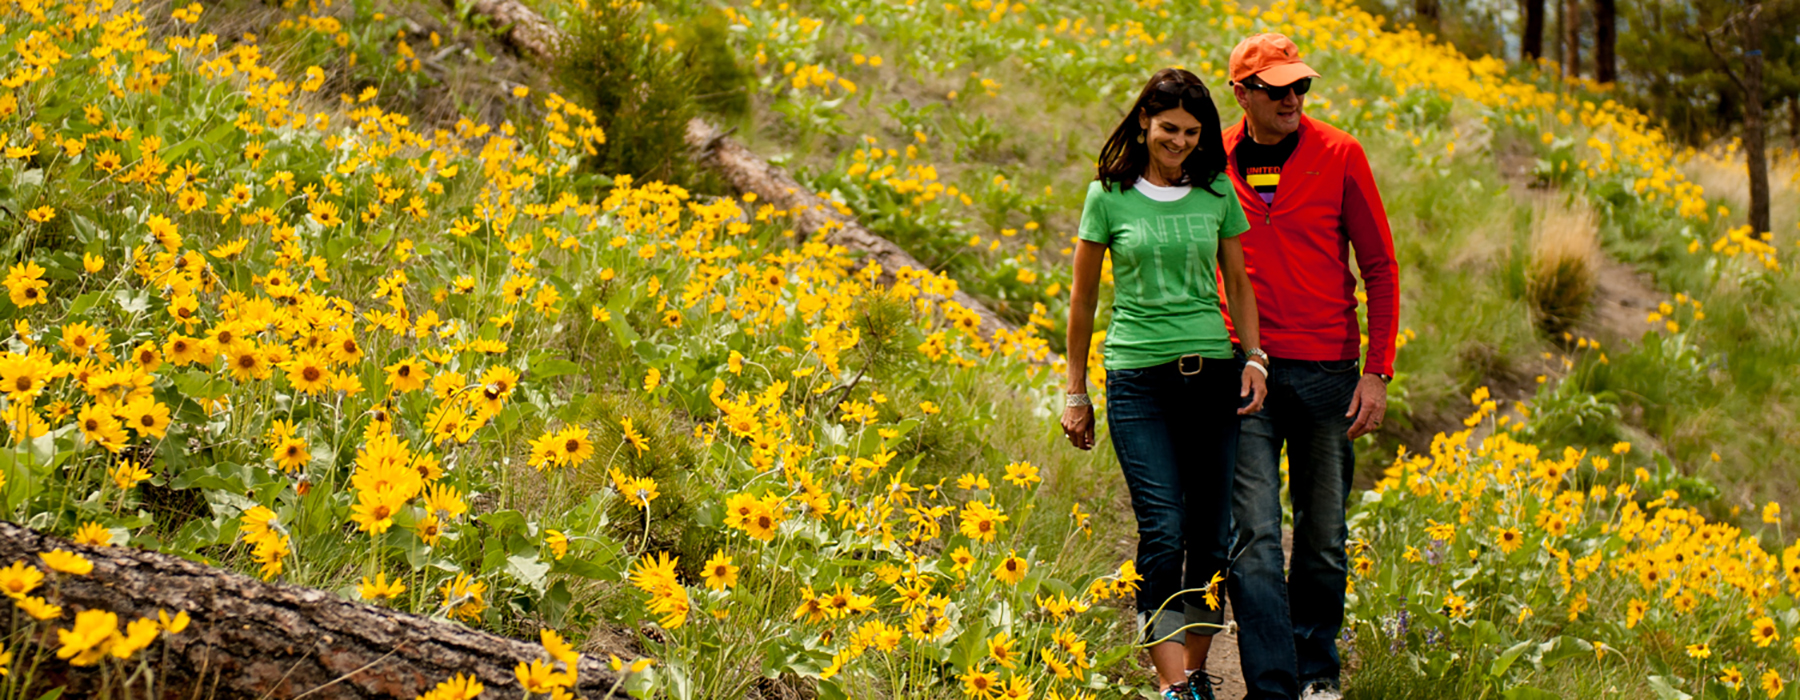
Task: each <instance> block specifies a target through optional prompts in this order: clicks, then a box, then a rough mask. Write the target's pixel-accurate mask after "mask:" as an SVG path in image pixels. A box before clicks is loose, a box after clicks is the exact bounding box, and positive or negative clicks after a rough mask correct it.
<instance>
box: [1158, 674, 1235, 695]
mask: <svg viewBox="0 0 1800 700" xmlns="http://www.w3.org/2000/svg"><path fill="white" fill-rule="evenodd" d="M1220 680H1223V679H1220ZM1212 686H1213V684H1212V683H1210V682H1208V679H1207V678H1194V677H1193V676H1191V675H1190V676H1188V681H1187V682H1185V683H1176V684H1175V685H1171V686H1169V689H1168V690H1165V691H1163V697H1164V698H1168V700H1214V696H1213V689H1212Z"/></svg>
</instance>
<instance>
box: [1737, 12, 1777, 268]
mask: <svg viewBox="0 0 1800 700" xmlns="http://www.w3.org/2000/svg"><path fill="white" fill-rule="evenodd" d="M1763 22H1764V19H1763V17H1762V13H1760V12H1756V11H1754V10H1753V11H1751V12H1748V13H1746V17H1745V19H1744V25H1743V30H1742V36H1743V40H1744V149H1745V154H1744V155H1745V158H1744V163H1745V166H1746V167H1747V168H1748V169H1749V171H1750V227H1751V228H1753V229H1755V230H1754V231H1752V232H1751V233H1752V234H1759V233H1764V232H1767V231H1770V230H1771V229H1770V227H1769V154H1768V149H1767V147H1766V146H1767V144H1766V143H1765V142H1766V140H1767V137H1768V134H1767V123H1766V119H1765V117H1764V113H1763V52H1762V49H1763Z"/></svg>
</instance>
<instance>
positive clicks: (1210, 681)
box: [1182, 671, 1225, 700]
mask: <svg viewBox="0 0 1800 700" xmlns="http://www.w3.org/2000/svg"><path fill="white" fill-rule="evenodd" d="M1224 683H1225V679H1224V678H1220V677H1218V676H1215V675H1213V674H1210V673H1207V672H1205V671H1194V672H1193V673H1189V674H1188V680H1187V682H1186V683H1183V684H1182V685H1185V686H1187V687H1188V696H1187V697H1188V698H1190V699H1191V700H1216V697H1215V696H1214V695H1213V686H1215V685H1223V684H1224Z"/></svg>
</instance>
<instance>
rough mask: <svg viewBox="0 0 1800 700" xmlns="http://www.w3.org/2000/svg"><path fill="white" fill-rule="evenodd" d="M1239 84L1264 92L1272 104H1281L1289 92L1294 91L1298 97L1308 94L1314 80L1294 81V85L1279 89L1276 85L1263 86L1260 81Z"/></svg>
mask: <svg viewBox="0 0 1800 700" xmlns="http://www.w3.org/2000/svg"><path fill="white" fill-rule="evenodd" d="M1238 84H1239V85H1242V86H1244V87H1246V88H1249V89H1251V90H1261V91H1263V93H1265V94H1267V95H1268V96H1269V101H1270V102H1280V101H1282V100H1285V99H1287V96H1288V91H1289V90H1292V91H1293V92H1294V94H1296V95H1304V94H1306V91H1307V90H1311V89H1312V78H1301V79H1299V80H1296V81H1294V82H1293V83H1292V84H1289V85H1282V86H1279V87H1277V86H1275V85H1264V84H1262V81H1260V80H1259V81H1257V82H1254V83H1252V82H1249V81H1245V80H1239V81H1238Z"/></svg>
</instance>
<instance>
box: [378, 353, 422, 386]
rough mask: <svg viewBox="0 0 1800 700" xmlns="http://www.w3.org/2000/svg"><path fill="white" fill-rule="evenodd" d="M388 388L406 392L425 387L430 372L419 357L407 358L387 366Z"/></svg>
mask: <svg viewBox="0 0 1800 700" xmlns="http://www.w3.org/2000/svg"><path fill="white" fill-rule="evenodd" d="M387 373H388V388H390V389H393V390H394V391H396V392H399V393H402V394H406V393H411V392H414V391H418V390H420V389H423V388H425V382H426V380H427V379H429V378H430V374H428V373H427V372H426V371H425V366H424V365H423V364H421V363H420V362H419V360H418V359H417V358H412V357H409V358H406V359H404V360H401V361H399V362H396V363H394V364H391V365H388V366H387Z"/></svg>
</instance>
